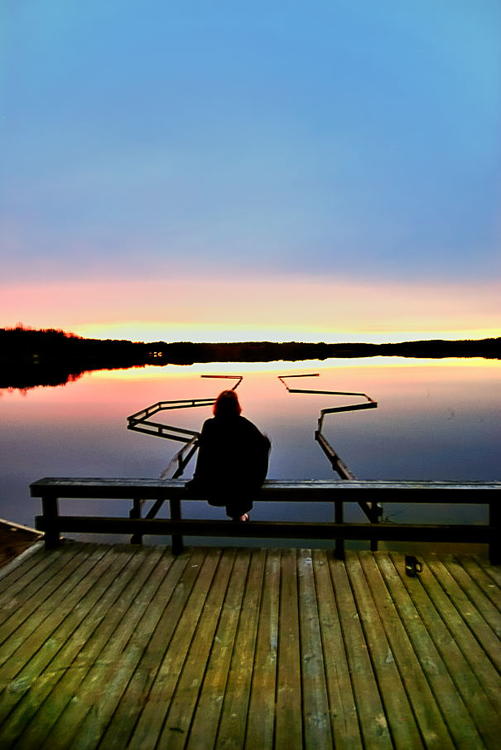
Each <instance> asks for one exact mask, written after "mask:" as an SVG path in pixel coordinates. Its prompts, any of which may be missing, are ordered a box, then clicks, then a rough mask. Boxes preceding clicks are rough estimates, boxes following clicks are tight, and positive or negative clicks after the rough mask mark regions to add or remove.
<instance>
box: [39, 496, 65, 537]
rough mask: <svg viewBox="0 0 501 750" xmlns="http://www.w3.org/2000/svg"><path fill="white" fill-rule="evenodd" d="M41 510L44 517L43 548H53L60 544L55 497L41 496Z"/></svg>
mask: <svg viewBox="0 0 501 750" xmlns="http://www.w3.org/2000/svg"><path fill="white" fill-rule="evenodd" d="M42 512H43V516H44V519H45V535H44V539H45V549H54V547H58V546H59V545H60V544H61V539H60V538H59V528H58V523H57V519H58V514H59V512H58V503H57V497H42Z"/></svg>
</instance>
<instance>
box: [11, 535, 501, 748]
mask: <svg viewBox="0 0 501 750" xmlns="http://www.w3.org/2000/svg"><path fill="white" fill-rule="evenodd" d="M491 570H492V569H491V567H490V566H489V565H488V564H487V563H486V562H485V561H484V560H479V559H476V558H472V557H471V556H468V557H467V558H464V559H463V558H462V557H459V556H455V557H453V556H446V557H443V558H440V557H437V556H429V557H426V558H425V567H424V570H423V573H422V574H421V575H420V576H419V577H417V578H408V577H407V576H406V575H405V573H404V565H403V557H402V555H401V554H397V553H389V552H378V553H372V552H369V551H367V552H359V553H357V552H349V553H348V555H347V559H346V561H340V560H335V559H334V558H333V557H332V555H331V554H330V553H329V552H328V551H326V550H315V551H313V552H312V551H311V550H294V549H281V550H273V549H246V548H238V549H235V548H227V549H224V550H220V549H216V548H192V549H190V550H188V551H186V552H184V553H183V554H181V555H180V556H177V557H176V556H173V555H172V554H171V551H170V550H169V549H166V548H161V547H144V548H137V547H136V548H134V547H131V546H126V545H116V546H109V545H91V544H79V543H73V544H68V545H65V546H63V547H62V548H61V549H60V550H57V551H56V552H46V551H44V550H40V551H38V552H36V553H35V554H34V555H33V556H32V557H31V558H30V559H29V560H26V563H25V564H23V565H21V566H18V567H17V568H15V569H13V570H12V571H11V572H10V573H8V574H7V575H5V576H4V577H3V579H2V586H1V587H0V589H1V590H0V611H1V612H3V614H4V619H3V622H2V623H1V625H0V633H2V634H3V641H2V643H1V644H0V661H1V663H2V665H3V669H2V672H1V677H0V748H1V749H2V750H3V748H11V747H15V748H19V749H22V748H24V749H25V750H32V748H34V747H36V748H37V749H38V748H40V749H42V750H43V749H45V750H49V748H50V749H51V750H54V749H56V750H57V748H65V749H66V748H68V747H71V748H72V750H73V749H77V748H80V750H97V749H98V748H99V749H100V750H111V749H112V748H130V749H131V750H143V749H145V748H155V747H159V748H163V747H168V748H169V750H173V749H174V748H183V749H184V748H189V749H190V750H197V749H198V750H201V748H204V750H205V749H206V748H207V749H209V748H217V750H222V749H223V748H225V749H226V748H239V749H240V748H242V750H244V749H245V750H254V748H256V747H259V748H260V749H261V748H262V750H278V748H287V750H296V748H301V749H303V748H304V749H307V748H315V750H317V748H318V750H330V749H331V748H332V747H333V746H335V747H336V748H350V750H351V748H359V749H360V748H362V747H365V748H369V749H371V748H393V749H395V748H396V749H397V750H408V748H421V747H424V748H440V750H442V748H447V747H450V748H465V750H466V748H467V750H477V748H478V749H479V750H484V749H485V748H487V749H488V750H494V748H497V746H498V739H499V734H500V732H501V721H500V716H501V680H500V675H499V663H498V659H497V658H496V654H497V653H499V638H498V634H499V624H500V621H501V615H500V613H499V607H498V606H497V604H498V603H499V598H500V589H499V586H498V585H497V584H496V582H495V575H491ZM496 643H497V650H496Z"/></svg>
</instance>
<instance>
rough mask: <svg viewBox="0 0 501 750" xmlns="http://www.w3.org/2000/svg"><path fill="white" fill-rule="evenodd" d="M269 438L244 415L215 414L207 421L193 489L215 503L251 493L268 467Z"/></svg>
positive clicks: (191, 484)
mask: <svg viewBox="0 0 501 750" xmlns="http://www.w3.org/2000/svg"><path fill="white" fill-rule="evenodd" d="M269 452H270V441H269V439H268V438H267V437H266V436H265V435H263V434H262V433H261V432H260V431H259V430H258V428H257V427H256V426H255V425H254V424H252V422H250V421H249V420H248V419H246V418H245V417H242V416H232V417H213V418H212V419H208V420H207V421H206V422H204V425H203V427H202V433H201V435H200V440H199V451H198V458H197V464H196V468H195V474H194V476H193V481H192V482H190V483H189V486H190V488H191V489H193V490H195V489H197V490H201V491H203V492H204V494H206V495H207V496H208V498H209V502H210V503H211V504H213V505H226V504H227V503H228V499H229V498H235V497H236V496H238V497H239V498H242V499H243V498H244V497H247V498H248V497H250V496H251V495H255V494H256V493H257V491H258V490H259V488H260V487H261V485H262V483H263V482H264V479H265V477H266V472H267V471H268V455H269Z"/></svg>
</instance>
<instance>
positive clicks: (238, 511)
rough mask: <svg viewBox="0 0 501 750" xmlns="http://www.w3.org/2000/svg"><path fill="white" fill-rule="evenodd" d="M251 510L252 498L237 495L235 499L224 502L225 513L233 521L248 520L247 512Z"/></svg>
mask: <svg viewBox="0 0 501 750" xmlns="http://www.w3.org/2000/svg"><path fill="white" fill-rule="evenodd" d="M251 510H252V500H251V499H250V498H246V497H239V498H238V499H237V500H231V501H229V502H227V503H226V515H227V516H229V517H230V518H231V519H233V520H234V521H248V520H249V515H248V513H249V511H251Z"/></svg>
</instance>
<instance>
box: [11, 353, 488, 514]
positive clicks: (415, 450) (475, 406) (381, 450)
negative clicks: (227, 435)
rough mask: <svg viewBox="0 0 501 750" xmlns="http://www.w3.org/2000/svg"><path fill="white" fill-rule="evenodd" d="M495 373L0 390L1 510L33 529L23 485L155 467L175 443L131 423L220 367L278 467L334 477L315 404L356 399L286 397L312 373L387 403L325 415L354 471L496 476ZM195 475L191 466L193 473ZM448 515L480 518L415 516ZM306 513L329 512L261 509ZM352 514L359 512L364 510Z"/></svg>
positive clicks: (236, 369)
mask: <svg viewBox="0 0 501 750" xmlns="http://www.w3.org/2000/svg"><path fill="white" fill-rule="evenodd" d="M500 369H501V365H500V364H499V363H498V362H490V361H484V360H447V361H440V362H437V361H424V360H397V359H393V360H389V361H386V360H382V359H371V360H363V361H362V360H357V361H356V363H355V362H354V361H351V360H350V361H346V360H342V361H333V360H330V361H328V362H324V363H318V362H314V363H311V362H310V363H298V364H294V363H292V365H291V363H278V364H276V363H275V364H273V365H271V364H265V365H261V364H258V365H248V364H242V363H237V364H231V365H221V364H211V365H194V366H191V367H165V368H154V367H151V368H145V369H141V370H138V369H134V370H129V371H119V372H107V371H101V372H98V373H91V374H87V375H85V376H84V377H82V378H81V379H80V380H79V381H77V382H74V383H69V384H67V385H66V386H62V387H57V388H34V389H32V390H29V391H28V392H26V393H20V392H19V391H3V392H1V398H0V412H1V414H2V430H1V434H0V449H1V455H0V471H1V476H2V485H1V489H0V503H1V510H0V514H1V515H2V516H3V517H4V518H8V519H10V520H14V521H17V522H20V523H24V524H28V525H32V524H33V518H34V516H35V515H36V514H37V513H38V512H39V503H38V501H37V500H34V499H31V498H30V497H29V490H28V485H29V484H30V482H32V481H34V480H35V479H38V478H40V477H42V476H58V475H59V476H103V477H105V476H108V477H109V476H124V477H133V476H134V477H158V476H159V475H160V473H161V471H162V470H163V469H164V468H165V467H166V465H167V464H168V462H169V459H170V458H171V456H172V455H173V453H174V452H175V451H177V450H178V449H179V447H180V444H179V443H173V442H171V441H167V440H162V439H159V438H156V437H152V436H148V435H142V434H140V433H136V432H132V431H129V430H127V429H126V416H127V415H129V414H132V413H134V412H135V411H138V410H139V409H141V408H143V407H145V406H147V405H149V404H152V403H154V402H156V401H160V400H171V399H178V398H179V399H183V398H191V397H196V398H206V397H210V396H213V395H216V394H217V393H218V392H219V390H222V389H223V388H224V387H228V382H229V381H228V382H225V381H221V382H220V383H218V381H215V380H211V379H204V378H201V377H200V375H201V374H202V373H216V372H219V373H225V374H227V373H229V372H231V373H236V374H243V375H244V376H245V377H244V380H243V381H242V383H241V384H240V386H239V388H238V393H239V395H240V399H241V403H242V406H243V410H244V414H245V415H246V416H247V417H248V418H249V419H251V420H252V421H254V422H255V423H256V424H257V425H258V426H259V427H260V428H261V429H262V430H263V431H264V432H266V433H267V434H268V435H269V436H270V438H271V440H272V444H273V448H272V454H271V461H270V470H269V476H270V477H273V478H289V479H293V478H323V479H327V478H330V477H332V476H334V475H333V473H332V470H331V468H330V465H329V463H328V462H327V460H326V458H325V457H324V455H323V454H322V452H321V451H320V448H319V447H318V445H317V443H316V442H315V441H314V439H313V434H314V430H315V427H316V422H317V418H318V414H319V411H320V409H321V408H324V407H326V406H331V405H333V406H334V405H338V404H339V405H341V404H343V403H346V400H347V397H342V396H339V397H332V396H325V395H306V394H304V395H303V394H289V393H288V392H287V391H286V389H285V388H284V386H283V385H282V384H281V383H280V381H279V380H278V378H277V377H276V376H277V374H284V373H298V372H305V371H307V372H319V373H320V377H317V378H311V379H306V378H305V379H302V380H301V387H305V388H308V387H311V388H322V389H325V390H346V391H360V392H365V393H368V394H369V395H370V396H371V397H373V398H374V399H375V400H377V401H378V404H379V406H378V408H377V409H370V410H367V411H359V412H349V413H344V414H337V415H332V416H329V417H327V418H326V421H325V427H324V432H325V434H326V436H327V437H328V439H329V440H330V442H331V444H332V445H333V446H334V447H335V449H336V450H337V451H338V453H339V454H340V455H341V457H342V458H343V459H344V461H345V462H346V463H347V464H348V466H349V467H350V468H351V469H352V471H353V472H354V473H355V475H356V476H357V477H359V478H368V479H450V480H475V479H479V480H495V479H499V478H500V475H499V438H500V405H501V390H500V378H499V376H500ZM348 400H350V399H348ZM208 416H210V408H206V407H202V408H196V409H188V410H183V411H172V412H167V413H165V415H164V416H163V417H162V419H163V420H164V421H166V422H167V423H170V424H175V425H179V426H182V427H188V428H190V429H195V430H198V429H199V428H200V427H201V424H202V422H203V420H204V419H206V418H207V417H208ZM191 472H192V465H191V466H190V467H189V468H188V470H187V472H186V476H187V477H189V476H190V475H191ZM193 505H194V504H193ZM98 506H99V509H98ZM102 506H103V503H97V502H96V504H95V506H94V507H95V509H96V511H97V512H99V513H103V514H107V515H114V514H115V513H120V512H124V510H128V504H121V503H120V502H117V503H111V504H110V503H106V504H104V509H103V507H102ZM88 507H89V501H72V502H71V512H74V513H79V512H85V509H86V508H88ZM65 510H66V509H65ZM69 510H70V508H69V507H68V508H67V510H66V512H69ZM202 511H203V514H204V515H206V516H213V515H214V514H216V516H217V515H218V514H220V511H218V510H214V509H208V508H206V506H205V505H202V504H196V515H201V512H202ZM414 512H415V509H414ZM451 512H453V513H454V518H455V519H458V518H459V517H461V518H468V519H470V520H484V514H483V513H482V512H480V513H479V509H478V508H471V507H469V506H466V507H464V508H462V507H460V506H457V507H456V508H454V509H451V508H450V506H443V507H442V508H441V509H437V508H434V509H425V508H422V509H420V518H421V519H422V520H424V521H426V520H430V521H431V520H435V519H436V520H439V521H445V520H448V521H449V522H451V521H453V520H454V519H452V518H451ZM305 513H307V514H308V518H309V519H311V520H314V519H316V518H321V517H326V515H325V514H326V513H328V509H326V508H325V507H324V506H316V507H313V508H312V507H310V508H305V507H300V506H298V505H294V506H293V507H291V506H287V507H285V506H284V505H283V504H273V505H268V506H266V505H264V504H261V505H259V506H257V508H256V511H255V513H254V516H255V517H256V518H257V517H262V518H271V517H283V516H284V514H286V515H287V517H290V518H292V517H303V518H305ZM385 513H387V515H388V516H389V517H390V518H395V520H397V518H398V520H407V518H408V513H409V509H405V508H404V507H403V506H392V505H387V506H386V507H385ZM327 517H328V516H327ZM348 517H349V518H350V517H352V518H358V517H359V516H358V510H357V509H356V508H354V509H352V510H351V511H350V513H349V514H348Z"/></svg>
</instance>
